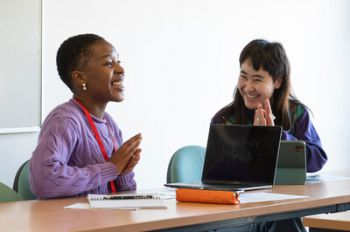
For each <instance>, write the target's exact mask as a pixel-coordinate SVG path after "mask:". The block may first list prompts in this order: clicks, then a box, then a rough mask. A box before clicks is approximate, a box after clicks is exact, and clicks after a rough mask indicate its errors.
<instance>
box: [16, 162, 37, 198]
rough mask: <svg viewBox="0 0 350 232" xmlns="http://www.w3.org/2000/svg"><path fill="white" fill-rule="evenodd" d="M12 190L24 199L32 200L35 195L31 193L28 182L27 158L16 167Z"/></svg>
mask: <svg viewBox="0 0 350 232" xmlns="http://www.w3.org/2000/svg"><path fill="white" fill-rule="evenodd" d="M13 190H15V191H16V192H17V193H19V194H20V195H21V196H22V197H23V199H24V200H33V199H37V197H36V196H35V195H34V194H33V193H32V191H31V189H30V184H29V160H27V161H26V162H24V163H23V164H22V165H21V166H20V167H19V169H18V171H17V174H16V177H15V181H14V183H13Z"/></svg>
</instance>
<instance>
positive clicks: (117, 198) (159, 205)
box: [87, 194, 166, 209]
mask: <svg viewBox="0 0 350 232" xmlns="http://www.w3.org/2000/svg"><path fill="white" fill-rule="evenodd" d="M87 198H88V201H89V204H90V207H91V208H100V209H166V205H165V204H164V201H163V200H162V199H160V197H158V196H155V195H151V194H127V195H101V194H88V196H87Z"/></svg>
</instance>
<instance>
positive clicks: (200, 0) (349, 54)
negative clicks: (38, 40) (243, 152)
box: [43, 0, 350, 188]
mask: <svg viewBox="0 0 350 232" xmlns="http://www.w3.org/2000/svg"><path fill="white" fill-rule="evenodd" d="M87 32H90V33H97V34H100V35H102V36H103V37H105V38H106V39H107V40H109V41H110V42H112V43H113V44H114V45H115V47H116V48H117V50H118V51H119V53H120V55H121V60H122V62H123V63H122V64H123V66H124V68H125V69H126V100H125V101H124V102H123V103H120V104H117V103H112V104H110V105H109V108H108V111H109V112H110V113H111V114H112V115H113V116H114V118H115V120H116V121H117V122H118V123H119V125H120V127H121V128H122V129H123V132H124V137H125V138H129V137H130V136H132V135H133V134H135V133H137V132H142V134H143V137H144V140H143V144H142V148H143V153H142V160H141V161H140V164H139V165H138V167H137V168H136V179H137V182H138V185H139V187H140V188H151V187H159V186H161V185H162V184H163V183H165V173H166V168H167V164H168V161H169V159H170V157H171V155H172V154H173V152H174V151H175V150H176V149H177V148H179V147H181V146H183V145H187V144H199V145H204V146H205V145H206V139H207V133H208V128H209V122H210V118H211V117H212V116H213V114H214V113H215V112H216V111H217V110H218V109H219V108H221V107H222V106H224V105H225V104H227V103H229V102H230V101H231V100H232V92H233V89H234V86H235V83H236V79H237V77H238V73H239V64H238V57H239V54H240V51H241V50H242V48H243V46H244V45H246V44H247V43H248V42H250V41H251V40H252V39H255V38H265V39H269V40H277V41H281V42H282V43H283V45H284V46H285V48H286V50H287V54H288V55H289V58H290V61H291V65H292V83H293V86H294V89H295V92H296V94H297V96H298V97H299V98H300V99H301V100H302V101H303V102H304V103H306V104H307V105H308V106H309V107H310V108H311V109H312V111H313V113H314V115H315V118H314V121H315V125H316V128H317V129H318V132H319V134H320V136H321V138H322V141H323V145H324V148H325V150H326V151H327V152H328V155H329V162H328V164H327V166H326V169H330V170H331V169H336V168H346V167H347V164H348V163H349V161H350V159H349V156H348V155H347V154H348V151H349V150H350V149H349V148H350V143H348V142H347V138H346V132H347V131H349V129H350V126H349V123H346V122H347V120H348V115H349V113H350V109H349V104H348V102H349V100H350V95H349V94H348V91H347V90H348V85H349V83H350V82H349V80H348V79H347V76H348V67H349V66H350V43H349V41H350V2H349V1H346V0H323V1H320V0H307V1H305V0H297V1H296V0H291V1H278V0H269V1H260V0H248V1H232V0H206V1H204V0H147V1H143V0H99V1H96V0H95V1H93V0H90V1H87V0H61V1H44V2H43V117H45V116H46V115H47V114H48V113H49V111H50V110H51V109H52V108H53V107H54V106H56V105H57V104H59V103H61V102H64V101H66V100H68V99H69V98H70V97H71V94H70V92H69V91H68V90H67V88H66V87H65V86H64V85H63V84H62V83H61V81H60V80H59V77H58V75H57V71H56V65H55V54H56V51H57V48H58V46H59V45H60V43H61V42H62V41H63V40H65V39H66V38H67V37H69V36H72V35H75V34H78V33H87Z"/></svg>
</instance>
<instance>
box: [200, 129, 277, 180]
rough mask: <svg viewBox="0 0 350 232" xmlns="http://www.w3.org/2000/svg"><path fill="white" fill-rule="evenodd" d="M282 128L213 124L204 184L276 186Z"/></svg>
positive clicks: (203, 176) (205, 165)
mask: <svg viewBox="0 0 350 232" xmlns="http://www.w3.org/2000/svg"><path fill="white" fill-rule="evenodd" d="M280 139H281V127H278V126H274V127H271V126H269V127H268V126H244V125H211V126H210V130H209V136H208V143H207V150H206V157H205V163H204V168H203V175H202V181H203V182H204V183H223V184H226V183H234V182H239V183H244V182H247V183H255V182H256V183H267V184H273V181H274V177H275V170H276V163H277V156H278V149H279V143H280Z"/></svg>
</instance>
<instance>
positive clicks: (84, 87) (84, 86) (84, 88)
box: [83, 83, 87, 91]
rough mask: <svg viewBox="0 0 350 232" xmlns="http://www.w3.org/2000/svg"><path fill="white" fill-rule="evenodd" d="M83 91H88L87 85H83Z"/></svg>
mask: <svg viewBox="0 0 350 232" xmlns="http://www.w3.org/2000/svg"><path fill="white" fill-rule="evenodd" d="M83 90H84V91H86V90H87V87H86V83H83Z"/></svg>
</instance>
